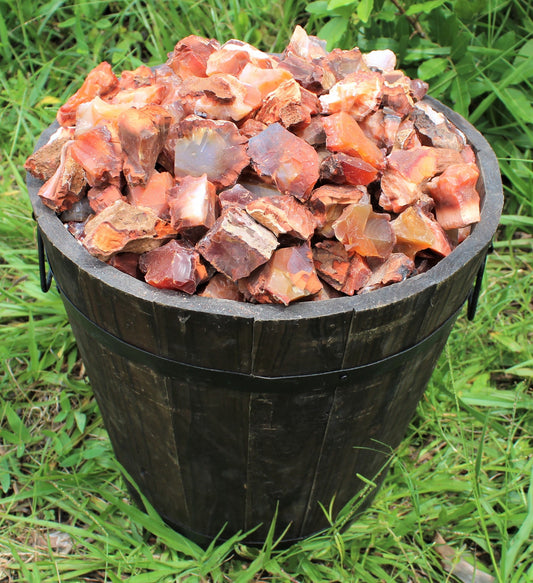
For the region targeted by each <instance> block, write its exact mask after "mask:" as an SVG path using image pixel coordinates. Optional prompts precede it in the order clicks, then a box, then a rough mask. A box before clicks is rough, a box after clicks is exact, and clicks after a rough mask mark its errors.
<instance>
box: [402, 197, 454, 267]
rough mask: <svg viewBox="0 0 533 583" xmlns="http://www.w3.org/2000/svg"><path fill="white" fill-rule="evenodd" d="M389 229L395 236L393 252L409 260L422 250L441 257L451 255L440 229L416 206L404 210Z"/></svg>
mask: <svg viewBox="0 0 533 583" xmlns="http://www.w3.org/2000/svg"><path fill="white" fill-rule="evenodd" d="M391 227H392V230H393V231H394V234H395V235H396V245H395V246H394V251H397V252H401V253H405V255H407V256H408V257H410V258H411V259H414V257H415V255H416V254H417V253H418V252H419V251H422V250H424V249H430V250H431V251H435V253H438V254H439V255H442V256H443V257H445V256H446V255H449V253H451V250H452V248H451V246H450V243H449V241H448V238H447V237H446V233H445V232H444V231H443V229H442V227H441V226H440V225H439V224H438V223H437V222H436V221H435V220H433V219H432V218H431V217H430V216H428V215H427V214H425V213H424V212H423V211H422V210H421V209H420V208H419V207H417V206H410V207H408V208H406V209H405V210H404V211H403V212H402V213H400V215H398V217H397V218H396V219H394V221H392V222H391Z"/></svg>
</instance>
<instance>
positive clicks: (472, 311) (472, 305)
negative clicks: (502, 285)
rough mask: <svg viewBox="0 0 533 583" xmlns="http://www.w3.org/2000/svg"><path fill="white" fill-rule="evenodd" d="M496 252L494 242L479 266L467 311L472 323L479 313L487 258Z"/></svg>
mask: <svg viewBox="0 0 533 583" xmlns="http://www.w3.org/2000/svg"><path fill="white" fill-rule="evenodd" d="M493 251H494V245H493V244H492V241H491V243H490V245H489V247H488V249H487V252H486V253H485V257H483V260H482V261H481V265H480V266H479V269H478V272H477V275H476V281H475V282H474V287H473V288H472V289H471V290H470V293H469V294H468V306H467V311H466V315H467V318H468V319H469V320H470V321H472V320H473V319H474V318H475V316H476V312H477V304H478V301H479V294H480V293H481V287H482V283H483V274H484V273H485V265H486V264H487V256H488V254H489V253H492V252H493Z"/></svg>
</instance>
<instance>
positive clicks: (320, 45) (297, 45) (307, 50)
mask: <svg viewBox="0 0 533 583" xmlns="http://www.w3.org/2000/svg"><path fill="white" fill-rule="evenodd" d="M326 44H327V43H326V41H325V40H322V39H320V38H318V37H316V36H310V35H308V34H307V32H306V31H305V29H304V28H302V27H301V26H300V25H299V24H297V25H296V26H295V28H294V30H293V32H292V35H291V38H290V40H289V43H288V45H287V47H286V48H285V52H286V53H294V54H295V55H298V56H299V57H302V58H303V59H308V60H309V61H312V60H313V59H319V58H321V57H325V56H326V55H327V54H328V51H327V50H326Z"/></svg>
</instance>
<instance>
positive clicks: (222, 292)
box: [198, 273, 244, 302]
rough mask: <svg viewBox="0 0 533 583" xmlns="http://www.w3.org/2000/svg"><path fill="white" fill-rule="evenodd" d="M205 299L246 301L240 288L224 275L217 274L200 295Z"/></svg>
mask: <svg viewBox="0 0 533 583" xmlns="http://www.w3.org/2000/svg"><path fill="white" fill-rule="evenodd" d="M198 295H199V296H202V297H204V298H217V299H220V300H233V301H236V302H242V301H244V298H243V295H242V293H241V292H240V291H239V286H238V285H237V284H236V283H235V282H233V281H231V279H228V278H227V277H226V276H225V275H223V274H222V273H216V274H215V275H214V276H213V277H212V278H211V279H210V280H209V281H208V282H207V285H206V286H205V288H204V290H203V291H202V292H201V293H199V294H198Z"/></svg>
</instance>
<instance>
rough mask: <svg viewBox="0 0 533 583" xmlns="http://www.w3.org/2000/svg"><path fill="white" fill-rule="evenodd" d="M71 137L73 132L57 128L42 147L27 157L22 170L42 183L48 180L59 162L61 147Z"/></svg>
mask: <svg viewBox="0 0 533 583" xmlns="http://www.w3.org/2000/svg"><path fill="white" fill-rule="evenodd" d="M73 137H74V131H73V130H72V129H71V128H62V127H61V128H59V129H58V130H57V131H56V132H55V133H53V134H52V136H51V137H50V139H49V140H48V142H47V143H46V144H45V145H44V146H42V147H41V148H39V149H38V150H37V151H36V152H34V153H33V154H32V155H31V156H29V157H28V159H27V160H26V162H25V163H24V168H25V169H26V170H27V171H28V172H29V173H30V174H31V175H32V176H35V178H38V179H39V180H42V181H43V182H46V181H47V180H50V178H52V176H53V175H54V174H55V171H56V170H57V168H58V166H59V162H60V161H61V151H62V150H63V146H64V145H65V144H66V143H67V142H68V141H69V140H72V139H73Z"/></svg>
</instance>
